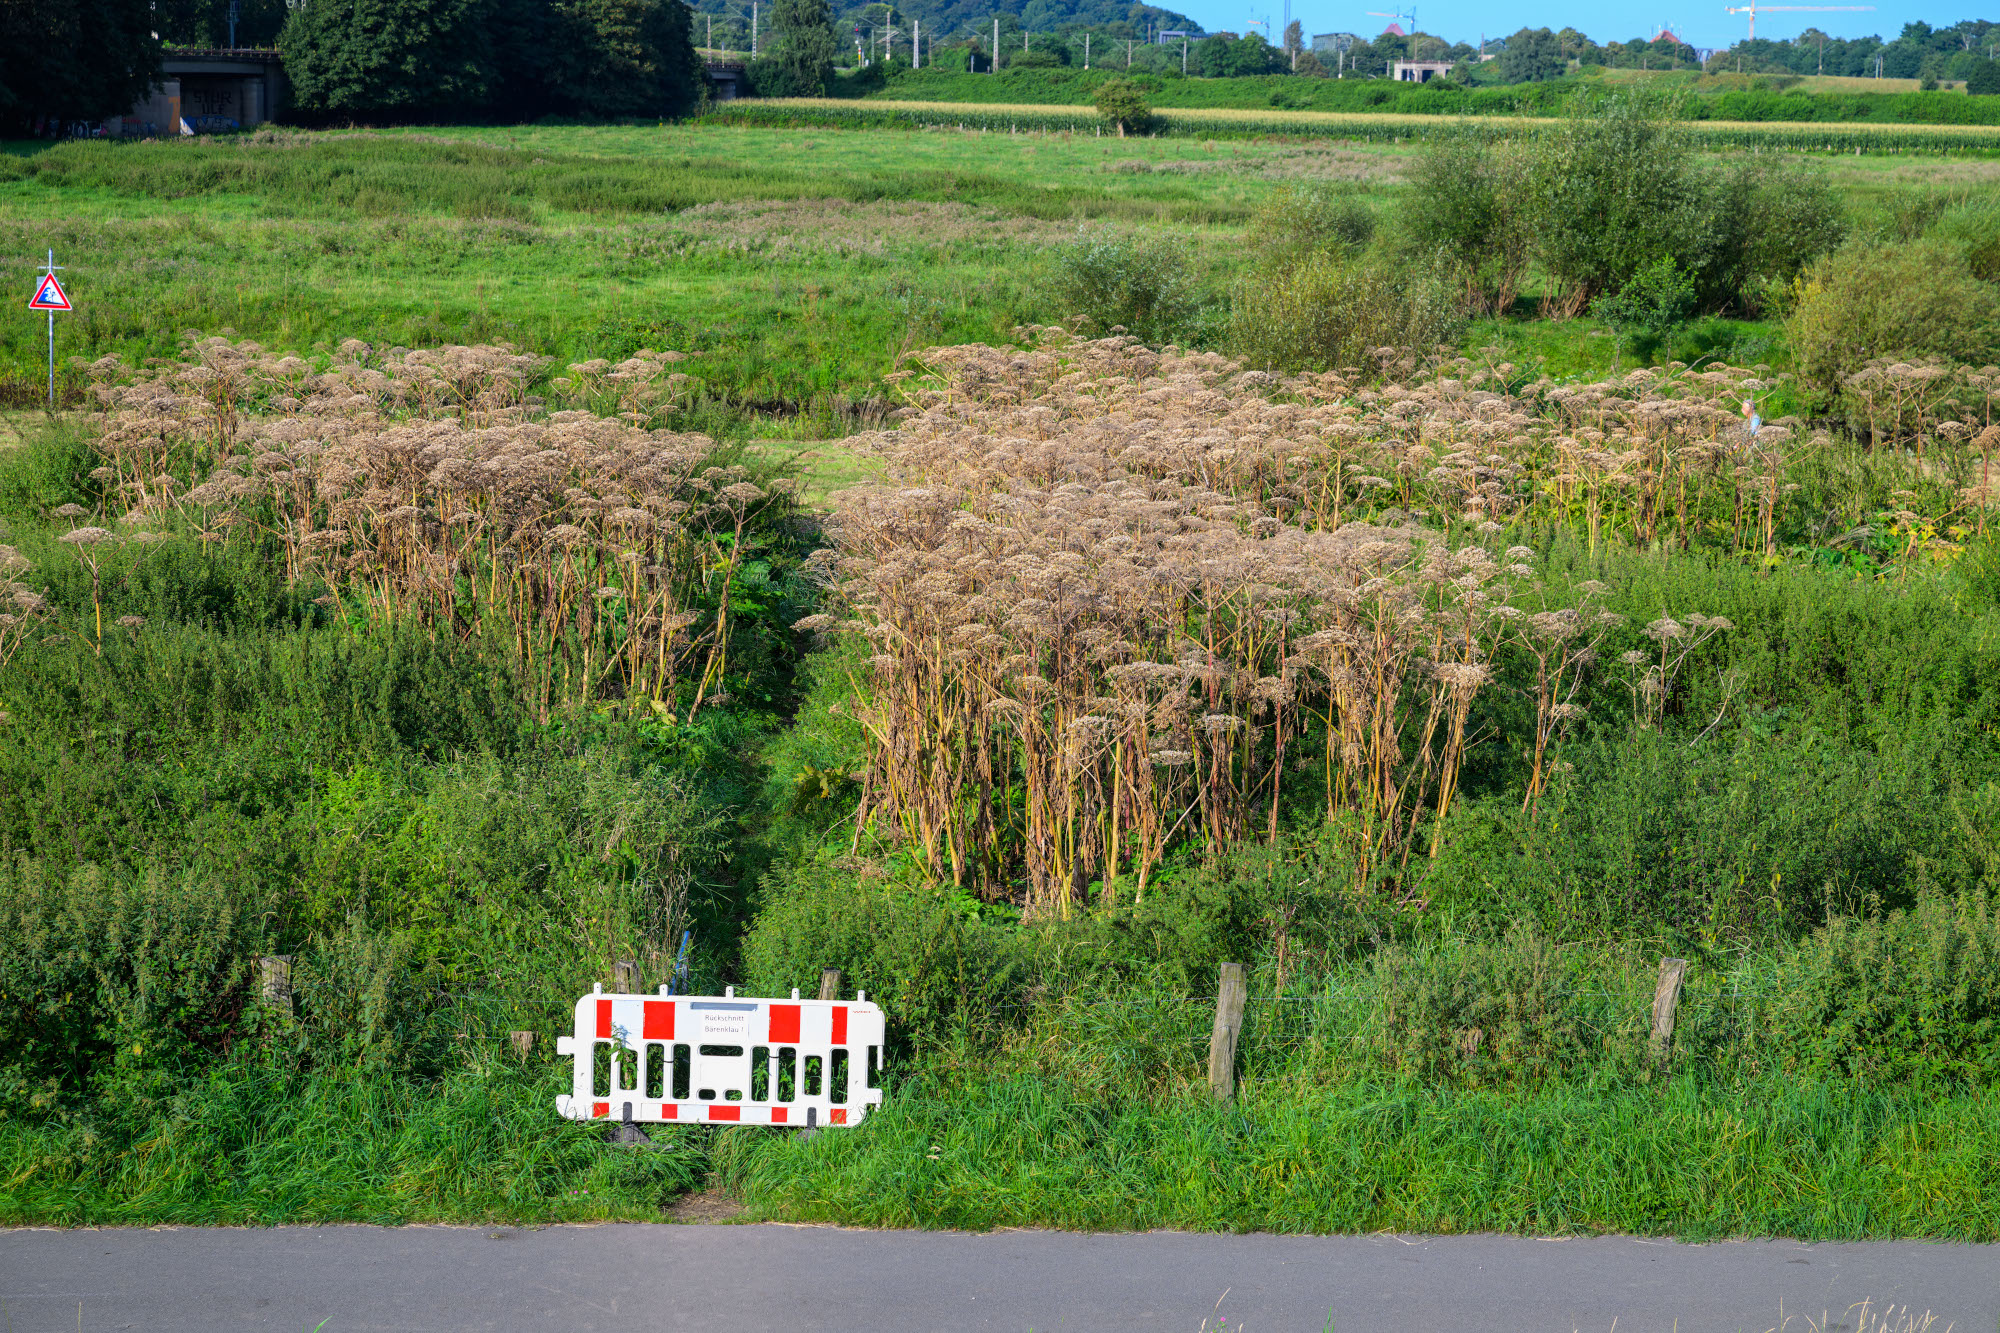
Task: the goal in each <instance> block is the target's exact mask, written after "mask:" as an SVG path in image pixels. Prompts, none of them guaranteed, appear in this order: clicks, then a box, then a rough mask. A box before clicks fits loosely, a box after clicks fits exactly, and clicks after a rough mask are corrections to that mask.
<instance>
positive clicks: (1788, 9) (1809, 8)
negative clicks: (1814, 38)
mask: <svg viewBox="0 0 2000 1333" xmlns="http://www.w3.org/2000/svg"><path fill="white" fill-rule="evenodd" d="M1874 8H1875V6H1873V5H1759V4H1758V3H1757V0H1750V3H1749V4H1747V5H1744V6H1742V7H1741V8H1736V7H1734V6H1732V7H1731V8H1730V10H1729V12H1730V13H1732V14H1748V15H1749V16H1750V36H1749V38H1748V40H1750V41H1753V42H1754V41H1756V40H1757V16H1758V15H1759V14H1860V13H1865V12H1867V11H1869V10H1872V9H1874Z"/></svg>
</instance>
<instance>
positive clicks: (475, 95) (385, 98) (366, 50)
mask: <svg viewBox="0 0 2000 1333" xmlns="http://www.w3.org/2000/svg"><path fill="white" fill-rule="evenodd" d="M495 9H496V6H495V4H494V3H493V0H313V3H312V4H310V5H308V6H306V7H305V8H304V9H301V10H299V11H297V12H296V13H294V14H293V15H292V19H291V21H290V22H289V23H287V24H286V25H285V30H284V32H283V33H281V34H280V35H279V37H278V50H279V52H280V53H281V54H282V55H283V56H284V60H285V73H286V75H287V76H288V77H289V78H290V79H291V82H292V97H293V101H294V104H295V105H296V106H297V108H298V110H299V111H300V112H301V113H303V114H304V115H306V116H307V117H309V118H315V119H322V120H324V119H333V118H337V117H345V118H349V119H355V118H367V117H385V118H390V119H410V118H422V117H424V116H426V115H435V114H440V113H446V112H449V113H451V114H454V115H463V114H465V113H466V112H467V111H473V110H479V109H483V108H484V107H485V106H486V105H487V103H488V101H489V100H490V98H491V95H492V91H493V88H494V86H495V84H496V82H497V71H496V69H495V61H494V57H493V50H492V45H491V33H492V32H493V30H494V28H495V27H496V24H495V23H494V19H495V17H496V15H495V13H494V11H495Z"/></svg>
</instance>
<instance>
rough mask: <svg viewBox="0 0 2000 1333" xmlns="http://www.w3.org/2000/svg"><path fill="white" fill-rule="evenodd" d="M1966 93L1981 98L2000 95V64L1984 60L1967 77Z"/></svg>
mask: <svg viewBox="0 0 2000 1333" xmlns="http://www.w3.org/2000/svg"><path fill="white" fill-rule="evenodd" d="M1965 91H1967V92H1968V93H1973V94H1975V95H1978V96H1981V97H1991V96H1993V95H1994V94H1996V93H2000V63H1996V62H1994V61H1991V60H1982V61H1980V62H1979V63H1978V64H1976V65H1974V66H1973V67H1972V69H1971V71H1970V72H1969V73H1967V74H1966V76H1965Z"/></svg>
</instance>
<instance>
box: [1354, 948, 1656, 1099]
mask: <svg viewBox="0 0 2000 1333" xmlns="http://www.w3.org/2000/svg"><path fill="white" fill-rule="evenodd" d="M1373 975H1374V980H1375V985H1376V988H1377V1003H1376V1007H1375V1011H1374V1013H1373V1015H1372V1018H1373V1022H1372V1023H1371V1024H1370V1029H1371V1030H1370V1039H1369V1046H1370V1048H1371V1051H1372V1053H1373V1055H1374V1056H1375V1058H1376V1059H1378V1060H1380V1061H1381V1062H1382V1063H1383V1064H1384V1065H1386V1066H1388V1067H1390V1068H1392V1069H1395V1070H1398V1071H1399V1072H1403V1073H1407V1074H1412V1075H1415V1076H1416V1077H1418V1078H1421V1079H1424V1080H1426V1081H1435V1080H1438V1079H1446V1078H1450V1079H1462V1080H1464V1081H1466V1082H1470V1083H1479V1082H1482V1081H1486V1080H1487V1079H1490V1078H1492V1077H1494V1076H1496V1075H1501V1074H1503V1073H1504V1075H1506V1076H1508V1077H1511V1078H1527V1079H1534V1078H1538V1077H1547V1076H1551V1075H1559V1074H1563V1073H1566V1072H1569V1071H1572V1070H1575V1069H1577V1068H1579V1067H1582V1066H1585V1065H1589V1064H1592V1063H1595V1062H1597V1061H1598V1060H1600V1059H1601V1058H1602V1056H1603V1055H1604V1054H1605V1051H1606V1047H1607V1046H1608V1045H1609V1043H1608V1042H1607V1041H1605V1040H1604V1037H1605V1036H1608V1035H1610V1034H1600V1032H1599V1031H1598V1029H1599V1028H1600V1027H1601V1026H1602V1024H1601V1022H1599V1023H1594V1022H1591V1021H1588V1020H1587V1019H1586V1017H1585V1015H1584V1014H1583V1013H1582V1012H1580V1006H1578V1005H1577V1003H1576V1002H1575V998H1574V995H1573V992H1575V991H1577V990H1584V989H1599V988H1601V986H1602V984H1603V983H1602V981H1601V980H1600V979H1599V978H1597V977H1592V978H1591V980H1592V981H1593V982H1596V983H1598V984H1597V986H1593V987H1589V988H1585V987H1578V986H1575V985H1573V984H1572V982H1571V980H1570V978H1569V977H1568V976H1567V975H1566V969H1565V967H1564V965H1563V959H1562V955H1561V954H1560V952H1559V951H1558V950H1557V948H1556V947H1555V945H1554V943H1553V942H1551V941H1550V940H1549V939H1548V938H1547V937H1546V936H1544V935H1543V934H1541V933H1540V932H1539V931H1537V930H1536V929H1535V927H1534V926H1532V925H1529V924H1521V925H1516V926H1513V927H1510V928H1509V929H1508V930H1507V932H1506V933H1505V934H1504V935H1501V936H1498V937H1495V938H1488V939H1478V940H1472V941H1465V942H1459V941H1453V942H1448V943H1446V944H1444V945H1442V946H1433V947H1429V948H1414V949H1412V948H1403V947H1398V946H1391V947H1389V948H1387V949H1384V950H1383V951H1382V952H1381V953H1380V954H1378V955H1377V956H1376V959H1375V964H1374V968H1373ZM1614 1012H1617V1013H1618V1014H1619V1016H1620V1017H1619V1018H1618V1019H1614V1020H1612V1021H1613V1024H1614V1025H1615V1027H1618V1028H1623V1029H1624V1035H1626V1036H1627V1037H1628V1039H1629V1038H1630V1037H1632V1036H1634V1035H1635V1034H1636V1032H1637V1030H1638V1024H1639V1014H1638V1009H1637V1006H1636V1005H1631V1004H1627V1005H1624V1006H1617V1007H1616V1008H1615V1010H1614ZM1621 1019H1622V1021H1620V1020H1621ZM1628 1044H1630V1043H1628Z"/></svg>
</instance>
